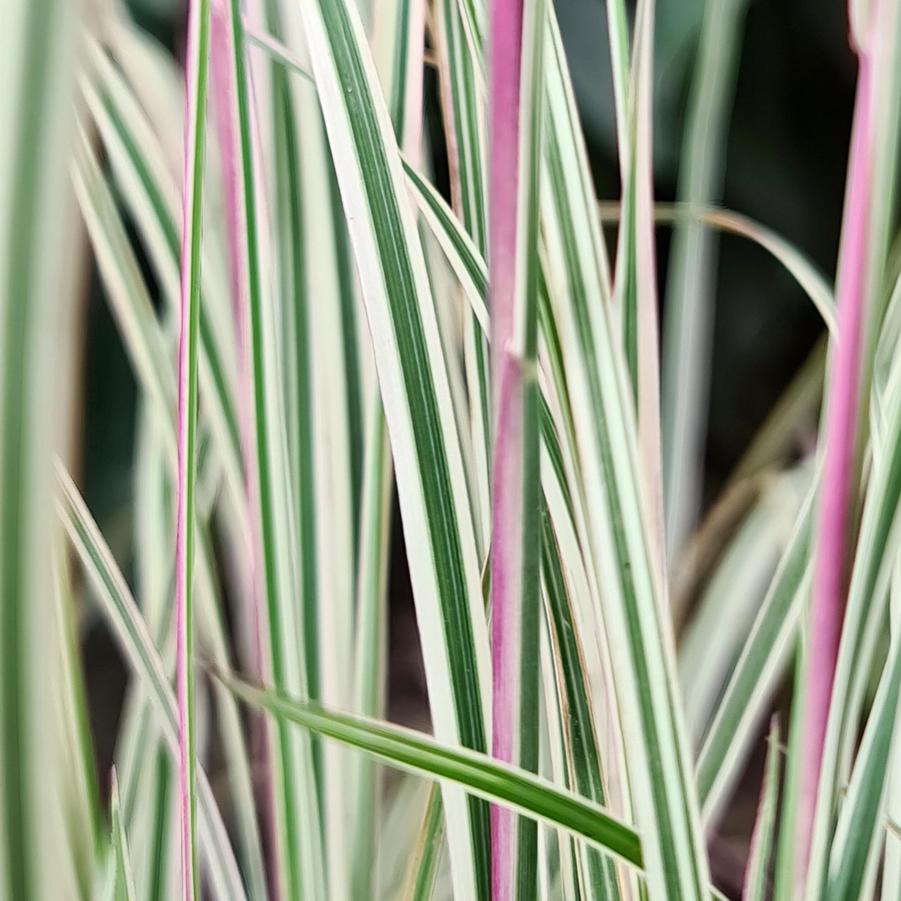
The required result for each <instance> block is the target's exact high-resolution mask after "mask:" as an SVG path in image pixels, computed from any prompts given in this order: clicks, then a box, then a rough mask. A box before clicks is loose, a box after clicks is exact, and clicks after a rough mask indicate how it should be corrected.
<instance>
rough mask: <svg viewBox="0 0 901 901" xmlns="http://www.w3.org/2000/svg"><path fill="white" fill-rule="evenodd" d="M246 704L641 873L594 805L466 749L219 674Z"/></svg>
mask: <svg viewBox="0 0 901 901" xmlns="http://www.w3.org/2000/svg"><path fill="white" fill-rule="evenodd" d="M220 678H223V679H225V681H226V684H228V685H229V686H230V687H231V689H232V690H233V691H234V692H235V693H236V694H237V695H238V697H240V698H241V699H242V700H244V701H246V702H247V703H249V704H252V705H254V706H257V707H262V708H263V709H265V710H267V711H269V713H271V714H272V715H274V716H277V717H279V718H280V719H285V720H287V721H289V722H292V723H296V724H298V725H300V726H302V727H303V728H305V729H311V730H314V731H316V732H317V733H319V734H320V735H325V736H327V737H328V738H333V739H335V740H336V741H340V742H343V743H345V744H347V745H350V746H352V747H355V748H358V749H360V750H362V751H365V752H366V753H368V754H372V755H374V756H377V757H378V758H379V759H381V760H384V761H385V762H387V763H390V764H392V765H394V766H398V767H401V768H403V769H406V770H409V771H411V772H415V773H419V774H421V775H428V776H430V777H433V778H438V779H441V780H449V781H452V782H454V783H455V784H457V785H460V786H463V787H465V788H466V790H467V791H470V792H473V793H476V794H478V795H479V796H480V797H483V798H486V799H489V800H491V801H493V802H494V803H501V804H505V805H507V806H509V807H511V808H512V809H514V810H517V811H519V812H521V813H524V814H527V815H529V816H531V817H534V818H536V819H539V820H541V821H543V822H546V823H550V824H552V825H554V826H560V827H562V828H563V829H566V830H567V831H568V832H571V833H572V834H573V835H574V836H576V837H578V838H581V839H584V840H586V841H589V842H591V843H592V844H594V845H595V846H597V847H599V848H601V849H603V850H604V851H605V852H607V853H609V854H613V855H615V856H617V857H619V858H620V859H622V860H624V861H626V862H627V863H630V864H632V865H633V866H636V867H641V866H642V851H641V842H640V840H639V838H638V836H637V834H636V833H635V832H634V831H633V830H632V829H631V828H630V827H629V826H627V825H625V824H624V823H622V822H620V821H619V820H617V819H616V818H615V817H613V816H611V815H610V814H609V813H607V812H606V811H605V810H604V809H603V808H601V807H599V806H598V805H597V804H594V803H593V802H591V801H587V800H585V799H583V798H580V797H579V796H578V795H575V794H573V793H571V792H568V791H566V790H565V789H561V788H557V787H556V786H554V785H553V784H552V783H549V782H547V781H546V780H544V779H541V778H540V777H538V776H535V775H533V774H532V773H529V772H528V771H527V770H521V769H518V768H515V767H511V766H509V765H507V764H502V763H500V762H499V761H496V760H494V759H493V758H491V757H488V756H487V755H486V754H480V753H478V752H475V751H470V750H468V749H465V748H453V747H451V746H449V745H445V744H442V743H440V742H437V741H435V740H434V739H432V738H429V737H428V736H426V735H422V734H421V733H416V732H413V731H412V730H409V729H403V728H401V727H400V726H392V725H389V724H387V723H380V722H374V721H372V720H367V719H365V718H364V717H358V716H351V715H349V714H340V713H334V712H330V711H326V710H325V709H323V708H322V707H321V706H319V705H317V704H313V703H310V702H303V701H295V700H292V699H287V698H284V697H282V696H279V695H277V694H275V693H273V692H271V691H265V690H261V689H257V688H254V687H253V686H251V685H247V684H246V683H243V682H240V681H238V680H236V679H232V678H230V677H226V676H224V675H220Z"/></svg>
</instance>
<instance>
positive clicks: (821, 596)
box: [796, 51, 874, 880]
mask: <svg viewBox="0 0 901 901" xmlns="http://www.w3.org/2000/svg"><path fill="white" fill-rule="evenodd" d="M859 61H860V68H859V72H858V80H857V96H856V100H855V112H854V127H853V136H852V143H851V156H850V161H849V169H848V186H847V195H846V198H845V213H844V224H843V227H842V241H841V252H840V257H839V271H838V285H837V290H836V303H837V307H838V310H837V335H836V341H835V348H834V352H833V360H832V366H831V372H830V376H829V406H828V410H827V419H826V433H825V434H826V438H825V451H824V454H825V457H824V464H823V466H824V471H823V489H822V496H821V501H820V509H819V514H818V523H817V540H816V548H815V568H814V583H813V599H812V609H811V615H810V630H811V632H810V654H809V657H808V669H807V682H806V684H807V686H808V688H807V696H806V709H805V712H804V733H803V736H802V747H801V787H800V796H799V801H798V813H797V821H796V831H797V846H796V849H797V858H796V859H797V861H798V874H797V875H798V879H799V880H803V879H804V878H805V875H806V870H807V865H808V860H809V856H810V848H811V840H812V831H813V823H814V816H815V812H816V807H817V801H818V798H817V791H818V786H819V781H820V773H821V770H822V765H823V751H824V742H825V736H826V725H827V720H828V717H829V705H830V699H831V696H832V686H833V681H834V678H835V667H836V660H837V656H838V646H839V639H840V636H841V629H842V621H843V618H844V607H845V599H846V597H845V596H846V592H847V565H848V555H849V549H850V548H849V543H850V537H851V524H850V521H849V510H850V505H851V498H852V493H853V490H854V473H855V472H856V466H855V451H856V444H857V425H858V418H859V417H858V406H859V401H860V396H859V395H860V383H861V351H862V344H863V324H864V316H865V307H866V299H867V291H868V290H869V285H868V284H867V248H868V228H869V219H870V204H871V200H872V196H871V195H872V165H873V115H872V97H873V87H874V86H873V80H872V63H871V59H870V57H869V55H868V54H867V53H866V52H864V51H862V52H861V53H860V56H859Z"/></svg>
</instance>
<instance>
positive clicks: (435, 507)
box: [303, 0, 488, 897]
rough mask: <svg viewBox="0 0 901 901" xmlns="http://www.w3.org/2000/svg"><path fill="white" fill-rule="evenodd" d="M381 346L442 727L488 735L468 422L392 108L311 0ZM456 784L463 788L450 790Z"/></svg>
mask: <svg viewBox="0 0 901 901" xmlns="http://www.w3.org/2000/svg"><path fill="white" fill-rule="evenodd" d="M303 14H304V22H305V26H306V36H307V43H308V47H309V50H310V56H311V59H312V64H313V72H314V76H315V78H316V84H317V88H318V91H319V97H320V102H321V106H322V109H323V114H324V116H325V119H326V128H327V131H328V134H329V143H330V147H331V151H332V158H333V160H334V162H335V169H336V172H337V176H338V183H339V186H340V189H341V196H342V200H343V202H344V208H345V214H346V216H347V220H348V223H349V225H350V236H351V244H352V246H353V248H354V254H355V257H356V261H357V268H358V270H359V272H360V280H361V284H362V289H363V296H364V301H365V304H366V309H367V315H368V319H369V327H370V332H371V335H372V340H373V344H374V347H375V358H376V368H377V371H378V376H379V384H380V387H381V393H382V400H383V403H384V407H385V417H386V421H387V425H388V432H389V436H390V438H391V447H392V453H393V456H394V461H395V471H396V472H397V475H398V481H397V485H398V495H399V500H400V507H401V514H402V516H403V519H404V532H405V538H406V544H407V558H408V560H409V563H410V570H411V577H412V582H413V590H414V598H415V601H416V605H417V618H418V621H419V628H420V635H421V638H422V645H423V655H424V658H425V665H426V677H427V680H428V684H429V694H430V703H431V706H432V714H433V723H434V726H435V729H436V732H437V734H438V735H440V736H442V737H443V738H444V739H446V740H450V741H460V742H461V743H463V744H464V745H466V746H469V747H474V748H478V749H483V748H485V747H486V720H487V714H488V711H487V709H486V708H487V702H488V682H487V678H488V662H487V656H488V643H487V627H486V624H485V614H484V609H483V607H482V601H481V592H480V590H479V577H478V572H479V568H478V561H477V556H476V547H475V539H474V535H473V531H472V516H471V512H470V508H469V502H468V498H467V496H466V494H465V490H464V486H465V478H464V474H463V473H464V470H463V463H462V453H461V449H460V443H459V436H458V434H457V432H456V426H455V423H454V418H453V407H452V403H451V398H450V389H449V383H448V376H447V370H446V362H445V360H444V359H443V356H442V352H441V346H440V338H439V332H438V327H437V319H436V313H435V309H434V306H433V298H432V296H431V292H430V290H429V285H428V281H427V278H426V272H425V264H424V260H423V255H422V249H421V246H420V244H419V238H418V235H417V234H416V231H415V228H414V225H413V218H412V213H411V210H410V207H409V202H408V200H407V196H406V191H405V187H404V183H403V175H402V169H401V162H400V157H399V155H398V152H397V145H396V142H395V139H394V136H393V133H392V128H391V125H390V122H389V118H388V112H387V109H386V107H385V104H384V100H383V99H382V97H381V95H380V92H379V90H378V86H377V83H376V78H375V73H374V68H373V64H372V61H371V59H370V57H369V54H368V51H367V49H366V46H365V40H364V38H363V36H362V32H361V28H360V23H359V21H358V19H357V17H356V14H355V12H354V10H352V9H351V8H350V7H349V5H348V4H347V3H346V2H345V0H339V2H329V3H325V2H319V3H309V4H304V6H303ZM452 794H453V793H452ZM445 809H446V811H447V814H448V817H449V820H450V825H449V828H448V833H449V837H450V841H451V856H452V861H454V869H455V872H456V874H457V875H456V879H457V883H458V885H457V890H458V891H460V892H463V893H465V894H467V895H470V896H473V897H484V896H485V895H486V894H487V873H488V867H487V856H486V852H487V847H488V841H487V811H486V809H485V806H484V805H483V804H482V803H481V802H478V801H475V800H469V801H466V800H465V799H463V798H461V797H460V796H459V795H457V796H456V797H455V798H454V797H451V796H448V797H446V798H445Z"/></svg>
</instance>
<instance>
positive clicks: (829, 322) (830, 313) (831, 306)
mask: <svg viewBox="0 0 901 901" xmlns="http://www.w3.org/2000/svg"><path fill="white" fill-rule="evenodd" d="M598 210H599V211H600V214H601V217H602V218H603V219H604V220H606V221H610V222H619V221H620V220H621V218H622V206H621V205H620V204H615V203H600V204H598ZM654 218H655V220H656V221H657V222H660V223H671V222H681V221H683V220H686V219H687V220H692V221H697V222H698V223H700V224H702V225H704V226H706V227H707V228H712V229H716V230H718V231H721V232H723V233H725V234H731V235H738V236H739V237H742V238H746V239H747V240H748V241H752V242H753V243H755V244H757V245H759V246H760V247H761V248H762V249H763V250H765V251H767V253H769V254H770V255H771V256H772V257H773V258H774V259H775V260H776V261H777V262H779V263H781V264H782V266H783V267H784V268H785V270H786V271H787V272H788V274H789V275H791V276H792V278H794V280H795V281H796V282H797V283H798V286H799V287H800V288H801V289H802V290H803V291H804V293H805V294H806V295H807V297H808V298H809V299H810V301H811V302H812V303H813V305H814V306H815V307H816V309H817V312H818V313H819V314H820V316H821V317H822V319H823V324H824V325H825V326H826V328H827V329H828V330H829V332H830V333H831V334H832V333H834V332H835V298H834V297H833V292H832V289H831V288H830V287H829V285H828V283H827V282H826V279H825V278H824V277H823V275H822V274H821V273H820V272H819V270H818V269H817V268H816V267H815V266H814V265H813V264H812V263H811V262H810V260H808V259H807V257H806V256H805V255H804V254H803V253H802V252H801V251H800V250H798V248H796V247H795V246H794V245H793V244H791V242H789V241H786V240H785V239H784V238H783V237H781V236H780V235H778V234H777V233H776V232H774V231H773V230H772V229H770V228H767V227H766V226H765V225H762V224H761V223H759V222H756V221H755V220H754V219H751V218H750V217H748V216H745V215H743V214H742V213H736V212H733V211H732V210H726V209H722V208H720V207H716V206H705V205H703V204H679V203H676V204H667V203H659V204H657V205H656V206H655V207H654Z"/></svg>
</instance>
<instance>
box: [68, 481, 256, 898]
mask: <svg viewBox="0 0 901 901" xmlns="http://www.w3.org/2000/svg"><path fill="white" fill-rule="evenodd" d="M57 483H58V488H59V498H58V513H59V516H60V519H61V520H62V524H63V526H64V527H65V529H66V533H67V534H68V536H69V540H70V541H71V543H72V546H73V547H74V549H75V551H76V552H77V554H78V556H79V558H80V559H81V562H82V566H83V568H84V570H85V573H86V574H87V576H88V577H89V579H90V580H91V584H92V586H93V587H94V590H95V591H96V594H97V598H98V600H99V602H100V604H101V607H102V610H103V613H104V615H105V616H106V618H107V620H108V621H109V623H110V626H111V627H112V629H113V632H114V633H115V635H116V638H117V639H118V641H119V644H120V646H121V648H122V650H123V652H124V654H125V656H126V658H127V660H128V663H129V666H130V667H131V669H132V670H133V672H134V673H135V675H136V676H137V677H138V678H139V679H140V680H141V682H142V683H143V684H144V686H145V689H146V691H147V695H148V697H149V698H150V699H151V701H152V702H153V705H154V711H155V714H156V717H157V720H158V725H159V728H160V730H161V732H162V734H163V737H164V738H165V740H166V745H167V747H168V749H169V752H170V754H171V756H172V760H173V761H174V762H175V763H176V764H177V762H178V759H179V737H178V712H177V705H176V702H175V697H174V694H173V691H172V688H171V687H170V684H169V680H168V679H167V677H166V675H165V670H164V668H163V664H162V661H161V660H160V656H159V653H158V651H157V650H156V648H155V647H154V644H153V641H152V639H151V637H150V635H149V634H148V633H147V627H146V625H145V623H144V621H143V619H142V617H141V614H140V611H139V609H138V606H137V604H136V603H135V601H134V599H133V598H132V596H131V593H130V592H129V590H128V586H127V584H126V583H125V580H124V578H123V577H122V574H121V573H120V572H119V569H118V567H117V566H116V562H115V560H114V559H113V556H112V554H111V553H110V550H109V548H108V547H107V545H106V542H105V541H104V539H103V536H102V535H101V534H100V530H99V529H98V528H97V525H96V523H95V522H94V520H93V518H92V517H91V514H90V512H89V511H88V509H87V507H86V506H85V503H84V501H83V500H82V498H81V495H80V494H79V492H78V489H77V488H76V487H75V483H74V482H73V481H72V479H71V477H70V476H69V474H68V473H67V472H66V471H65V469H64V468H63V467H62V464H58V465H57ZM197 801H198V814H199V821H200V827H201V828H200V830H199V839H200V844H201V847H202V849H203V851H204V854H205V858H206V867H207V874H208V876H209V879H210V885H211V888H212V890H213V894H214V895H215V897H217V898H220V899H223V901H246V895H245V893H244V888H243V885H242V882H241V876H240V872H239V870H238V865H237V863H236V862H235V858H234V854H233V851H232V848H231V845H230V843H229V840H228V834H227V832H226V829H225V825H224V823H223V822H222V817H221V814H220V812H219V808H218V807H217V806H216V802H215V799H214V797H213V793H212V790H211V789H210V785H209V782H208V781H207V778H206V774H205V773H204V772H203V770H202V769H201V768H198V771H197Z"/></svg>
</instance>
